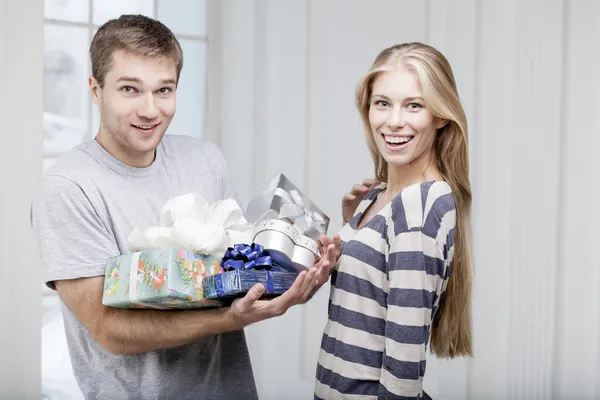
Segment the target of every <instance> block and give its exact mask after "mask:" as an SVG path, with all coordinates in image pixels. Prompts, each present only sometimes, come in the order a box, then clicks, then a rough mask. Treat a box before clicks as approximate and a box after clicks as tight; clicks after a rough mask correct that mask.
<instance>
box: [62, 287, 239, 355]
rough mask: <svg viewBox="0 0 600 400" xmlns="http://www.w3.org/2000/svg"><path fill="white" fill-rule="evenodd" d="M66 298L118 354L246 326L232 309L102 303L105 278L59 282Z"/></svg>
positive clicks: (94, 334)
mask: <svg viewBox="0 0 600 400" xmlns="http://www.w3.org/2000/svg"><path fill="white" fill-rule="evenodd" d="M55 284H56V289H57V290H58V293H59V294H60V297H61V298H62V300H63V301H64V302H65V303H66V305H67V306H68V307H69V308H70V309H71V311H72V312H73V313H75V315H76V316H77V318H78V319H79V320H80V321H81V322H82V323H83V325H84V326H85V327H86V328H87V329H88V331H89V332H90V334H91V335H92V337H93V338H94V339H95V340H96V341H97V342H98V343H99V344H100V345H101V346H102V347H104V348H105V349H106V350H107V351H109V352H111V353H114V354H135V353H144V352H148V351H153V350H158V349H163V348H167V347H176V346H180V345H183V344H186V343H189V342H192V341H194V340H198V339H201V338H204V337H208V336H212V335H216V334H219V333H223V332H229V331H234V330H238V329H241V328H243V324H242V323H241V322H240V321H239V318H237V319H236V318H233V317H232V313H231V312H230V309H229V308H217V309H204V310H185V311H156V310H123V309H119V308H113V307H106V306H104V305H102V292H103V290H104V277H92V278H82V279H75V280H64V281H56V282H55Z"/></svg>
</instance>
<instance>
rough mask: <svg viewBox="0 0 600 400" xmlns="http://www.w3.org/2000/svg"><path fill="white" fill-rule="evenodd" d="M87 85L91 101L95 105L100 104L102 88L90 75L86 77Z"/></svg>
mask: <svg viewBox="0 0 600 400" xmlns="http://www.w3.org/2000/svg"><path fill="white" fill-rule="evenodd" d="M88 85H89V86H90V94H91V95H92V102H93V103H94V104H96V105H99V104H100V96H101V95H102V93H101V92H102V88H101V87H100V85H99V84H98V81H97V80H96V78H94V76H93V75H90V77H89V79H88Z"/></svg>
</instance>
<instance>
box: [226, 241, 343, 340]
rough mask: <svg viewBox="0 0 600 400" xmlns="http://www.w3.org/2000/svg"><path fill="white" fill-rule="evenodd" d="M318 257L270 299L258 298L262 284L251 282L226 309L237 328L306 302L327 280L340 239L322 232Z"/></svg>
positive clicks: (334, 260)
mask: <svg viewBox="0 0 600 400" xmlns="http://www.w3.org/2000/svg"><path fill="white" fill-rule="evenodd" d="M319 245H320V250H321V257H319V259H317V261H315V264H314V265H313V266H312V267H311V268H310V269H308V270H307V271H302V272H300V274H298V277H297V278H296V280H295V281H294V283H293V284H292V286H291V287H290V288H289V289H288V290H286V292H285V293H283V294H282V295H281V296H279V297H276V298H274V299H270V300H259V299H260V298H261V296H262V295H263V294H264V292H265V288H264V286H263V285H262V284H261V283H257V284H256V285H254V286H253V287H252V288H251V289H250V291H249V292H248V293H246V295H245V296H244V297H243V298H241V299H235V300H234V301H233V303H232V305H231V308H230V310H229V313H230V317H231V318H232V320H233V321H234V324H235V325H236V326H238V327H239V329H241V328H243V327H245V326H248V325H250V324H252V323H255V322H258V321H262V320H265V319H269V318H273V317H279V316H281V315H283V314H285V313H286V312H287V310H288V309H289V308H290V307H292V306H295V305H297V304H303V303H306V302H307V301H308V300H310V298H311V297H312V296H313V295H314V294H315V293H316V292H317V290H319V288H320V287H321V286H323V284H324V283H325V282H327V280H328V279H329V276H330V275H331V272H332V271H333V269H334V268H335V265H336V263H337V259H338V258H339V257H340V254H341V251H342V240H341V239H340V237H339V236H338V235H335V236H334V237H333V239H330V238H328V237H327V236H325V235H322V236H321V240H320V241H319Z"/></svg>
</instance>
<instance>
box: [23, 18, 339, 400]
mask: <svg viewBox="0 0 600 400" xmlns="http://www.w3.org/2000/svg"><path fill="white" fill-rule="evenodd" d="M90 55H91V62H92V76H91V77H90V79H89V86H90V92H91V95H92V98H93V101H94V103H95V104H97V105H98V106H99V109H100V128H99V131H98V134H97V136H96V138H95V140H92V141H90V142H87V143H83V144H81V145H79V146H78V147H76V148H75V149H73V150H72V151H70V152H69V153H67V154H66V155H65V156H64V157H63V158H62V159H61V160H60V161H58V162H57V163H56V164H55V165H54V166H53V167H52V168H51V169H50V170H49V171H47V173H46V174H45V176H44V177H43V178H42V179H41V181H40V182H39V184H38V186H37V190H36V193H35V196H34V200H33V203H32V223H33V226H34V229H35V232H36V234H37V238H38V240H39V246H40V252H41V257H42V264H43V272H44V280H45V282H46V283H47V285H48V286H49V287H51V288H55V289H56V290H57V291H58V294H59V296H60V298H61V301H62V312H63V315H64V320H65V330H66V335H67V340H68V344H69V352H70V356H71V360H72V363H73V369H74V373H75V377H76V379H77V382H78V384H79V386H80V388H81V390H82V392H83V394H84V395H85V397H86V398H87V399H109V400H112V399H199V398H202V399H256V398H257V393H256V388H255V384H254V379H253V375H252V368H251V365H250V360H249V355H248V350H247V347H246V341H245V337H244V333H243V330H242V329H243V328H244V327H245V326H247V325H249V324H251V323H254V322H257V321H261V320H264V319H267V318H271V317H275V316H279V315H281V314H283V313H285V312H286V310H287V309H288V308H289V307H291V306H293V305H296V304H300V303H303V302H305V301H307V299H308V298H309V297H310V296H311V294H312V293H314V292H315V291H316V290H317V289H318V288H319V287H320V286H321V285H322V284H323V283H324V281H325V280H327V278H328V275H329V272H330V269H331V268H332V266H333V263H334V260H335V257H336V253H337V252H338V251H339V242H336V244H335V245H334V244H331V241H330V239H328V238H326V242H327V245H328V246H325V247H324V248H323V256H322V257H321V259H320V261H319V262H318V264H317V265H315V267H313V268H311V269H310V271H309V272H308V273H303V274H301V275H300V276H299V277H298V279H297V280H296V282H295V283H294V285H293V286H292V288H291V289H290V290H288V292H286V293H285V294H284V295H282V296H281V297H279V298H276V299H274V300H272V301H265V300H258V299H259V298H260V297H261V295H262V293H263V290H264V288H263V287H262V285H260V284H259V285H256V286H255V287H254V288H252V290H251V291H250V292H249V293H248V294H247V295H246V296H245V297H244V298H242V299H238V300H236V301H235V302H234V303H233V305H232V306H231V307H229V308H222V309H215V310H195V311H189V310H188V311H172V312H171V311H169V312H165V311H154V310H121V309H116V308H109V307H105V306H103V305H102V292H103V282H104V272H105V266H106V262H107V260H108V258H109V257H111V256H114V255H118V254H123V253H126V252H128V249H127V236H128V234H129V233H130V232H131V230H132V228H133V227H134V226H135V225H138V224H141V223H149V224H157V223H158V219H159V214H160V210H161V207H162V205H163V204H164V203H165V201H166V200H167V199H169V198H171V197H174V196H178V195H181V194H185V193H189V192H193V191H196V190H201V191H202V192H203V194H204V196H205V198H206V199H207V200H208V201H209V202H214V201H216V200H219V199H223V198H228V197H235V192H234V190H233V188H232V186H231V183H230V181H229V178H228V172H227V166H226V164H225V161H224V159H223V156H222V154H221V152H220V151H219V149H218V148H217V146H215V145H213V144H210V143H208V142H205V141H200V140H197V139H193V138H189V137H184V136H170V135H169V136H164V135H165V132H166V130H167V128H168V126H169V123H170V122H171V119H172V118H173V116H174V114H175V93H176V89H177V84H178V80H179V75H180V71H181V68H182V65H183V56H182V51H181V47H180V45H179V43H178V42H177V40H176V39H175V37H174V35H173V34H172V32H171V31H170V30H169V29H168V28H167V27H165V26H164V25H163V24H161V23H159V22H158V21H155V20H152V19H150V18H147V17H143V16H122V17H120V18H119V19H116V20H111V21H109V22H107V23H106V24H105V25H103V26H102V27H100V29H99V30H98V32H97V34H96V35H95V37H94V39H93V41H92V44H91V47H90Z"/></svg>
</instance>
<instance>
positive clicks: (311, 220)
mask: <svg viewBox="0 0 600 400" xmlns="http://www.w3.org/2000/svg"><path fill="white" fill-rule="evenodd" d="M274 194H275V196H278V197H280V198H281V199H282V200H283V204H282V205H281V209H280V210H279V218H280V219H282V218H287V219H289V220H290V221H292V223H293V226H294V227H295V228H296V229H297V230H298V232H300V234H302V235H305V234H307V233H308V232H309V231H312V230H316V231H317V232H319V233H322V234H324V233H325V228H324V226H325V219H324V218H323V216H322V215H321V214H319V213H318V212H315V211H311V210H310V202H309V201H304V199H303V198H302V196H300V193H298V191H297V190H290V191H289V192H287V191H285V190H284V189H282V188H276V189H275V193H274Z"/></svg>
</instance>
